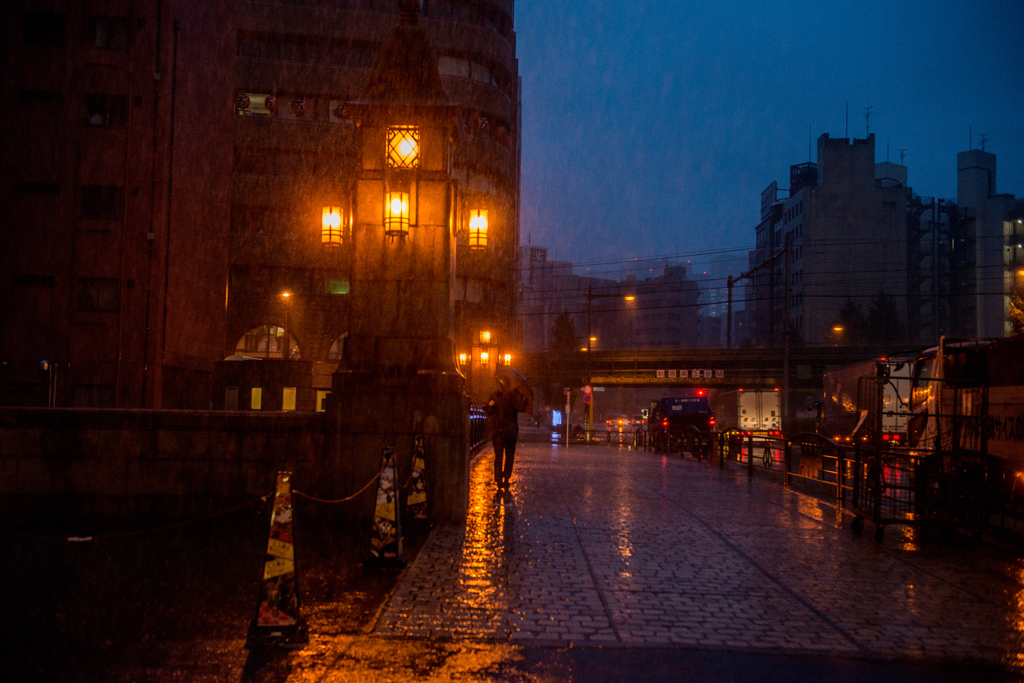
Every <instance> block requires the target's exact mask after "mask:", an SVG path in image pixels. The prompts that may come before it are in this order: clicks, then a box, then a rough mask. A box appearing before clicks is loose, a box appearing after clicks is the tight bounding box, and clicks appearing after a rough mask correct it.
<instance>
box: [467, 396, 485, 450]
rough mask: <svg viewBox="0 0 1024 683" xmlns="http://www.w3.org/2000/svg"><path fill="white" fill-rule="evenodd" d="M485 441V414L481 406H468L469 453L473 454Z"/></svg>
mask: <svg viewBox="0 0 1024 683" xmlns="http://www.w3.org/2000/svg"><path fill="white" fill-rule="evenodd" d="M485 443H487V415H486V414H485V413H484V409H483V406H479V405H470V407H469V453H470V455H475V454H477V453H479V452H480V449H481V448H483V447H484V444H485Z"/></svg>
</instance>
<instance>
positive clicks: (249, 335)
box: [235, 325, 302, 359]
mask: <svg viewBox="0 0 1024 683" xmlns="http://www.w3.org/2000/svg"><path fill="white" fill-rule="evenodd" d="M285 337H287V340H286V339H285ZM286 349H287V352H286V351H285V350H286ZM235 354H237V355H239V356H249V357H250V358H291V359H298V358H301V357H302V354H301V352H300V350H299V344H298V342H297V341H296V340H295V337H293V336H292V335H291V334H290V333H288V332H286V331H285V329H284V328H283V327H279V326H277V325H260V326H259V327H254V328H252V329H251V330H249V331H248V332H246V333H245V334H243V335H242V337H241V339H239V340H238V343H237V344H235Z"/></svg>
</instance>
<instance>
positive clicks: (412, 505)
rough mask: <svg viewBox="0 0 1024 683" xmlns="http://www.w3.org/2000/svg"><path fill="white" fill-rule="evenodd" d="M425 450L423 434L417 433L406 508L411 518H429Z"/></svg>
mask: <svg viewBox="0 0 1024 683" xmlns="http://www.w3.org/2000/svg"><path fill="white" fill-rule="evenodd" d="M426 467H427V465H426V462H425V460H424V451H423V435H422V434H417V435H416V445H415V446H413V449H412V474H411V475H409V497H408V498H406V502H405V505H406V509H407V510H408V513H409V518H410V519H426V518H427V472H426Z"/></svg>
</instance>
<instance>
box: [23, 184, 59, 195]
mask: <svg viewBox="0 0 1024 683" xmlns="http://www.w3.org/2000/svg"><path fill="white" fill-rule="evenodd" d="M18 192H19V193H20V194H50V195H58V194H60V183H18Z"/></svg>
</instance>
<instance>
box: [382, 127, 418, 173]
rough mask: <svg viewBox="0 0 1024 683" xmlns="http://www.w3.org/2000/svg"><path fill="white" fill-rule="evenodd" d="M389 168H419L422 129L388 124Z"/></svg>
mask: <svg viewBox="0 0 1024 683" xmlns="http://www.w3.org/2000/svg"><path fill="white" fill-rule="evenodd" d="M387 156H388V168H419V165H420V129H419V128H418V127H416V126H388V153H387Z"/></svg>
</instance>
